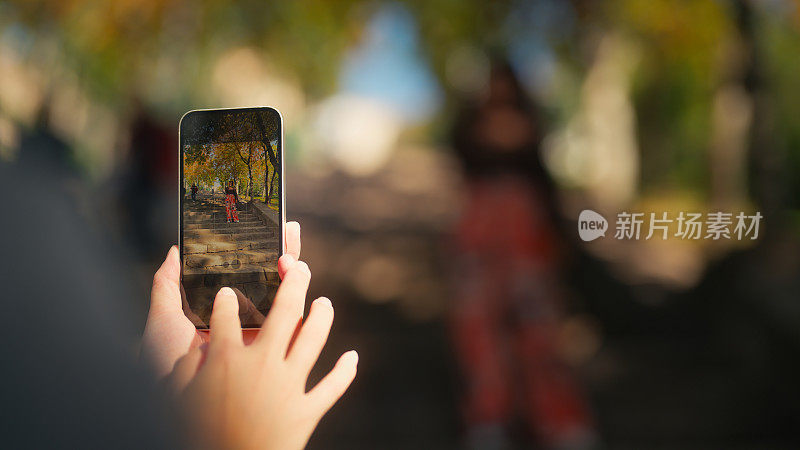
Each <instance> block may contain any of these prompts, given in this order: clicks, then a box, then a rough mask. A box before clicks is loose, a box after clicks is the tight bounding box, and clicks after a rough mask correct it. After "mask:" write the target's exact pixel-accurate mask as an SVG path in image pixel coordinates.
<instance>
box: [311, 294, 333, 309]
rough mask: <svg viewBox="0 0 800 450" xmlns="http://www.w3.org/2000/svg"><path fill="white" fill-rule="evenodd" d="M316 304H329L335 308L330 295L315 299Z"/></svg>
mask: <svg viewBox="0 0 800 450" xmlns="http://www.w3.org/2000/svg"><path fill="white" fill-rule="evenodd" d="M314 304H316V305H320V306H328V307H329V308H331V309H333V304H332V303H331V300H330V299H329V298H328V297H320V298H318V299H316V300H314Z"/></svg>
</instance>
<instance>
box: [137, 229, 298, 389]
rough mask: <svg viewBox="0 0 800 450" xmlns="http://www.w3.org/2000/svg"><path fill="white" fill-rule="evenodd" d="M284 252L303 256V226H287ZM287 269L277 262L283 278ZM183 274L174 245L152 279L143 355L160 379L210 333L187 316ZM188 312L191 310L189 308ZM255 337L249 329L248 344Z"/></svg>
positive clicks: (205, 339) (246, 335)
mask: <svg viewBox="0 0 800 450" xmlns="http://www.w3.org/2000/svg"><path fill="white" fill-rule="evenodd" d="M285 253H286V254H289V255H291V256H292V257H293V260H297V259H298V258H299V257H300V224H299V223H297V222H287V223H286V251H285ZM286 269H287V267H286V266H285V265H284V264H282V262H281V260H278V275H279V276H280V277H281V278H283V276H284V274H285V273H286ZM180 274H181V262H180V257H179V255H178V247H176V246H173V247H172V248H170V249H169V253H167V258H166V260H165V261H164V263H163V264H162V265H161V268H160V269H158V272H156V274H155V276H154V277H153V289H152V291H151V294H150V312H149V313H148V315H147V324H146V325H145V328H144V336H143V337H142V351H141V356H142V358H145V359H148V360H149V362H150V363H151V364H152V365H153V367H154V369H155V371H156V375H157V376H158V377H159V378H162V377H164V376H166V375H167V374H169V373H170V372H172V368H173V367H174V366H175V362H176V361H177V360H178V359H179V358H180V357H182V356H183V355H185V354H187V353H188V352H189V351H191V350H193V349H195V348H197V347H199V346H200V345H202V344H203V343H205V342H207V341H208V333H207V332H206V331H198V330H197V328H195V326H194V324H193V323H192V321H191V320H190V319H189V318H188V317H187V316H186V314H185V313H184V308H183V305H182V303H181V302H182V300H181V284H180ZM186 310H187V311H188V307H187V309H186ZM198 320H199V319H198ZM256 334H257V331H256V332H252V331H249V330H248V331H247V332H246V333H245V340H246V342H251V341H252V340H253V339H254V338H255V336H256Z"/></svg>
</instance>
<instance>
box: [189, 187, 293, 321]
mask: <svg viewBox="0 0 800 450" xmlns="http://www.w3.org/2000/svg"><path fill="white" fill-rule="evenodd" d="M240 207H241V208H242V210H240V211H239V222H238V223H227V220H226V219H227V218H226V215H225V206H224V203H223V202H222V200H219V199H210V198H205V199H202V198H200V199H198V200H195V201H193V200H190V199H186V200H185V203H184V212H183V264H184V267H183V280H182V284H183V287H184V289H185V291H186V294H187V298H189V299H191V303H192V309H193V310H194V312H195V313H197V314H198V315H199V316H200V318H201V319H202V320H203V321H205V322H206V323H208V319H209V317H210V314H211V304H212V301H213V299H214V296H215V295H216V293H217V291H218V290H219V289H220V288H221V287H223V286H229V287H232V288H235V289H238V290H239V291H241V292H242V293H243V294H244V295H245V296H246V297H247V298H249V299H250V301H252V302H253V304H254V305H255V306H256V308H258V309H259V310H261V311H264V310H266V309H267V308H268V306H269V303H270V302H271V300H272V298H273V297H274V295H275V291H276V290H277V286H278V282H279V279H278V272H277V260H278V228H277V225H276V224H274V223H273V222H272V221H270V220H266V219H261V218H259V216H258V215H256V214H254V213H253V212H251V211H249V210H248V209H249V205H246V204H240Z"/></svg>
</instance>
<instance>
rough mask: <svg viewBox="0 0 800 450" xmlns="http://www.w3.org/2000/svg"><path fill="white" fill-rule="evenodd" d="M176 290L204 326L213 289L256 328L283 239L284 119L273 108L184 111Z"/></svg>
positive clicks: (269, 296)
mask: <svg viewBox="0 0 800 450" xmlns="http://www.w3.org/2000/svg"><path fill="white" fill-rule="evenodd" d="M179 141H180V168H181V173H180V187H179V189H180V214H179V223H180V226H179V239H178V242H179V243H180V254H181V296H182V298H183V310H184V313H185V314H186V316H187V317H188V318H189V319H190V320H191V321H192V322H193V323H194V324H195V326H196V327H197V328H199V329H207V328H208V327H209V318H210V317H211V309H212V306H213V303H214V297H215V296H216V294H217V292H218V291H219V290H220V289H221V288H222V287H225V286H228V287H230V288H232V289H233V290H234V292H236V295H237V297H238V299H239V318H240V320H241V323H242V328H245V329H246V328H258V327H260V326H261V323H262V322H263V321H264V317H265V316H266V314H267V312H268V311H269V309H270V306H271V305H272V301H273V299H274V298H275V293H276V291H277V290H278V283H279V278H278V258H279V257H280V256H281V255H282V254H283V251H284V248H285V243H284V224H285V222H286V219H285V208H284V204H285V201H284V198H285V197H284V177H283V118H282V117H281V115H280V113H279V112H278V110H276V109H274V108H270V107H257V108H236V109H206V110H195V111H189V112H187V113H186V114H184V115H183V117H182V118H181V120H180V124H179Z"/></svg>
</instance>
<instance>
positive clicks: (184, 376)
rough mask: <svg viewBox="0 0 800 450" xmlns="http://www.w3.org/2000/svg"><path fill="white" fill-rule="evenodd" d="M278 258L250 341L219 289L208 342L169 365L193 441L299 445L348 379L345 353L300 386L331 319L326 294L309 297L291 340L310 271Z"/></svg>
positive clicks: (234, 304)
mask: <svg viewBox="0 0 800 450" xmlns="http://www.w3.org/2000/svg"><path fill="white" fill-rule="evenodd" d="M281 260H284V261H283V263H284V264H285V265H286V266H289V267H288V270H287V272H286V274H285V277H284V279H283V282H282V283H281V285H280V287H279V288H278V293H277V295H276V296H275V302H274V303H273V306H272V308H271V309H270V312H269V314H268V315H267V318H266V320H265V321H264V324H263V325H262V327H261V330H260V332H259V334H258V336H257V337H256V339H255V341H253V343H252V344H251V345H248V346H246V345H244V342H243V340H242V333H241V327H240V325H239V302H238V301H237V298H236V294H235V293H234V292H233V290H231V289H230V288H222V289H221V290H220V291H219V293H218V294H217V297H216V299H215V300H214V306H213V310H212V312H211V340H210V342H209V344H208V346H203V347H200V348H195V349H193V350H192V351H191V352H190V353H189V354H187V355H186V356H184V357H183V358H181V360H180V361H178V363H177V364H176V366H175V371H174V372H173V375H172V377H171V382H172V384H173V386H174V387H175V389H176V390H177V391H178V392H183V399H184V401H186V402H187V403H188V404H187V406H188V407H187V408H186V409H185V410H186V411H188V414H190V415H191V416H190V420H189V424H191V425H192V428H191V429H190V430H189V435H191V436H194V437H196V438H197V439H198V441H197V443H198V445H199V444H211V446H212V447H219V448H234V449H255V448H259V449H264V448H266V449H281V450H284V449H302V448H303V447H304V446H305V444H306V443H307V442H308V439H309V437H310V436H311V433H312V432H313V431H314V428H315V427H316V425H317V423H318V422H319V420H320V419H321V418H322V416H323V415H324V414H325V413H326V412H327V411H328V410H329V409H330V408H331V407H332V406H333V404H334V403H336V401H337V400H338V399H339V398H340V397H341V396H342V394H344V392H345V391H346V390H347V388H348V386H350V383H351V382H352V381H353V379H354V378H355V375H356V366H357V364H358V354H357V353H356V352H355V351H349V352H347V353H345V354H343V355H342V356H341V357H340V358H339V361H338V362H337V363H336V365H335V366H334V368H333V370H331V372H330V373H328V374H327V375H326V376H325V377H324V378H323V379H322V381H320V382H319V384H317V385H316V386H315V387H314V388H313V389H311V390H310V391H309V392H306V390H305V388H306V382H307V380H308V374H309V372H310V371H311V368H312V367H313V366H314V364H315V362H316V361H317V358H318V356H319V354H320V352H321V351H322V347H323V346H324V345H325V341H326V340H327V337H328V333H329V332H330V328H331V324H332V323H333V307H332V306H331V302H330V300H328V299H326V298H318V299H317V300H315V301H314V302H313V303H312V304H311V310H310V312H309V314H308V318H307V319H306V320H305V323H303V325H302V327H301V328H300V331H299V333H298V334H297V337H296V339H294V340H293V339H292V338H293V335H294V332H295V328H296V326H297V324H298V323H299V322H300V321H301V320H302V315H303V306H304V303H305V297H306V291H307V290H308V284H309V281H310V279H311V272H310V271H309V270H308V266H307V265H306V264H305V263H304V262H296V261H295V260H294V258H293V257H292V256H291V255H284V256H283V257H281ZM206 348H207V349H206ZM204 358H205V361H203V359H204ZM198 367H199V370H198Z"/></svg>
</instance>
